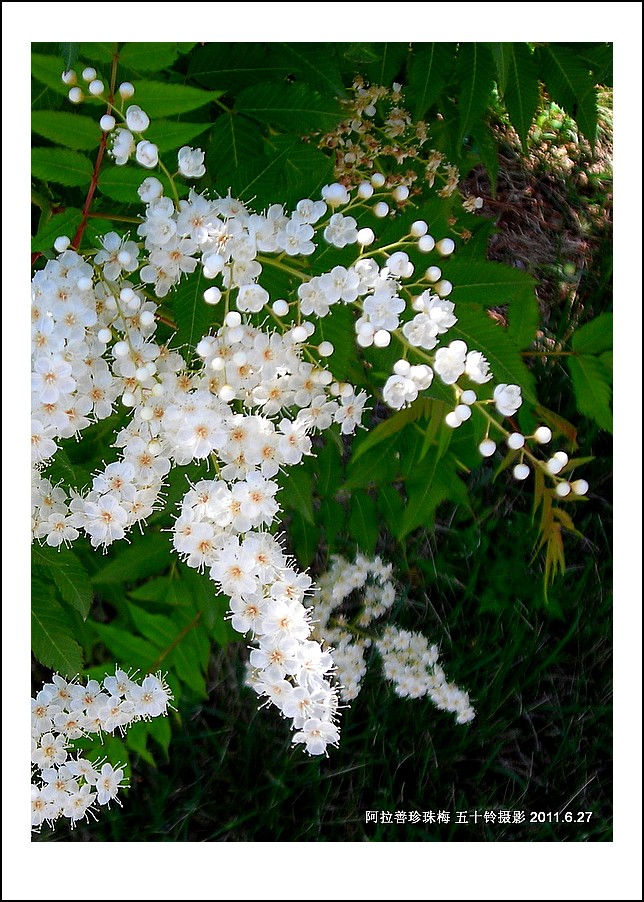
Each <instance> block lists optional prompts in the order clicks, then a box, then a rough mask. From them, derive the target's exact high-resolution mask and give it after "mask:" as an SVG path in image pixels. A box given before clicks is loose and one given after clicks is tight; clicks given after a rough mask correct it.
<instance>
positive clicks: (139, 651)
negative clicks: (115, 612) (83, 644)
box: [92, 623, 158, 673]
mask: <svg viewBox="0 0 644 902" xmlns="http://www.w3.org/2000/svg"><path fill="white" fill-rule="evenodd" d="M92 626H93V629H94V631H95V633H96V635H97V636H98V639H99V641H100V642H102V643H103V644H104V645H105V646H106V647H107V648H108V649H109V650H110V652H111V653H112V654H113V655H114V659H115V660H116V661H117V662H119V663H122V665H123V666H127V667H134V668H138V669H140V670H142V671H144V672H145V673H148V672H149V670H150V668H151V667H152V665H153V664H154V662H155V661H156V659H157V657H158V650H157V648H156V647H155V646H154V645H152V643H150V642H148V641H146V640H145V639H141V637H140V636H133V635H132V634H131V633H130V632H128V631H127V630H126V629H124V628H123V626H115V625H114V624H111V623H93V624H92Z"/></svg>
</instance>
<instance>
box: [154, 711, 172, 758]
mask: <svg viewBox="0 0 644 902" xmlns="http://www.w3.org/2000/svg"><path fill="white" fill-rule="evenodd" d="M148 733H149V736H150V738H151V739H154V741H155V742H156V743H157V744H158V745H160V746H161V748H162V749H163V752H164V754H165V755H166V757H167V755H168V749H169V748H170V740H171V739H172V728H171V726H170V718H169V717H153V718H152V720H151V721H149V723H148Z"/></svg>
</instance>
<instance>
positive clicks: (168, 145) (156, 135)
mask: <svg viewBox="0 0 644 902" xmlns="http://www.w3.org/2000/svg"><path fill="white" fill-rule="evenodd" d="M210 127H211V126H210V122H174V121H173V120H172V119H154V120H153V121H152V122H151V123H150V127H149V128H148V129H147V131H146V133H145V137H146V138H147V139H148V141H152V143H153V144H156V145H157V147H158V148H159V152H160V153H165V152H166V151H168V150H175V149H176V148H178V147H184V146H185V145H190V144H191V142H192V141H194V139H195V138H196V137H197V136H198V135H201V134H203V132H205V131H206V129H209V128H210Z"/></svg>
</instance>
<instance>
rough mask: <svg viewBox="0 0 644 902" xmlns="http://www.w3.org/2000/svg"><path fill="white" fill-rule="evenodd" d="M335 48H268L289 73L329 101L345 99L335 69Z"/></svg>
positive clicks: (322, 45) (321, 45)
mask: <svg viewBox="0 0 644 902" xmlns="http://www.w3.org/2000/svg"><path fill="white" fill-rule="evenodd" d="M337 46H338V45H336V44H329V43H319V44H311V43H298V44H291V43H288V44H283V43H280V42H276V43H275V44H271V50H272V51H273V53H275V55H276V56H277V58H278V59H283V60H284V62H285V63H286V65H288V66H289V68H290V69H291V71H292V72H293V73H294V74H295V75H296V76H297V77H299V78H300V79H301V80H302V81H305V82H307V84H309V85H311V87H312V88H315V89H316V90H318V91H320V92H321V93H323V94H329V95H331V96H332V97H333V96H335V97H346V96H347V92H346V90H345V88H344V85H343V83H342V77H341V75H340V68H339V65H338V57H337Z"/></svg>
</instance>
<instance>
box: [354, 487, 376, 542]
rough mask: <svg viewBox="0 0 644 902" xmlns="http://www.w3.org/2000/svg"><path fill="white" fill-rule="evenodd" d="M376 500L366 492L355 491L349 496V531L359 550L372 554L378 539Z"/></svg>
mask: <svg viewBox="0 0 644 902" xmlns="http://www.w3.org/2000/svg"><path fill="white" fill-rule="evenodd" d="M378 522H379V521H378V516H377V513H376V502H375V501H374V500H373V498H372V497H371V496H370V495H367V494H366V492H356V494H354V495H353V496H352V498H351V504H350V512H349V533H350V535H351V536H352V537H353V538H354V539H355V540H356V543H357V545H358V547H359V548H360V550H361V551H363V552H364V553H365V554H370V555H373V554H374V553H375V551H376V543H377V541H378V534H379V528H378Z"/></svg>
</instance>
